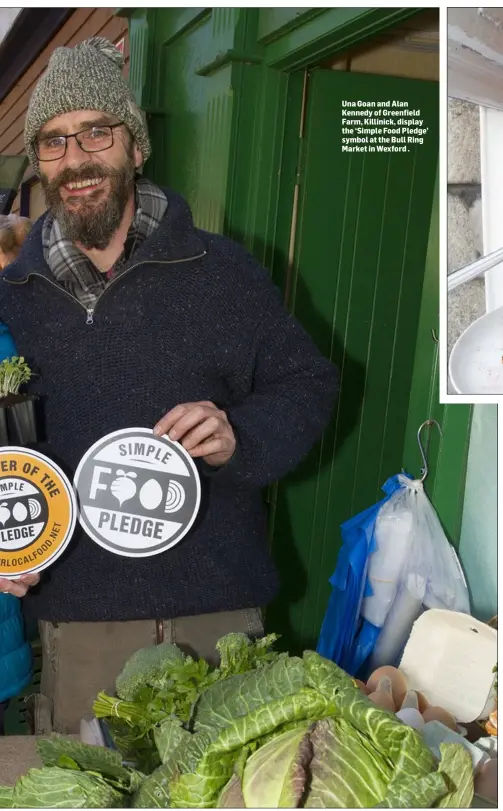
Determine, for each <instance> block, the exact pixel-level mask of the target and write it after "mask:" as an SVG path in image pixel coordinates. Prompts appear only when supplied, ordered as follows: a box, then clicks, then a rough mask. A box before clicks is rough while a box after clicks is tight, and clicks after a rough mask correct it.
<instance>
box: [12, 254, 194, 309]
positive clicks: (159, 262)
mask: <svg viewBox="0 0 503 811" xmlns="http://www.w3.org/2000/svg"><path fill="white" fill-rule="evenodd" d="M203 256H206V251H203V252H202V253H199V254H197V256H187V257H186V258H185V259H159V260H157V261H152V260H149V259H144V260H143V261H141V262H137V263H136V264H135V265H131V267H130V268H128V269H127V270H125V271H124V273H121V274H120V275H119V276H117V278H116V279H112V281H111V282H109V284H108V285H107V286H106V287H105V289H104V290H103V293H101V294H100V295H99V296H98V298H97V299H96V301H95V303H94V307H86V305H85V304H82V302H80V301H79V300H78V298H75V296H72V294H71V293H69V292H68V291H67V290H65V288H64V287H62V286H61V285H60V284H57V283H56V282H53V281H51V280H50V279H48V278H47V276H44V275H43V274H42V273H29V274H28V276H27V277H26V279H25V280H24V281H23V282H14V281H13V280H12V279H5V278H4V281H6V282H7V283H8V284H28V282H29V280H30V279H31V278H32V277H36V276H38V277H39V278H40V279H43V280H44V281H45V282H47V284H50V285H52V286H53V287H55V288H56V290H59V291H60V292H61V293H64V295H65V296H68V298H70V299H71V300H72V301H73V302H75V304H78V305H79V307H82V308H83V309H84V310H85V312H86V315H87V318H86V324H94V313H95V310H96V307H97V306H98V304H99V302H100V301H101V299H102V298H103V296H104V295H105V293H106V292H107V291H108V290H109V289H110V288H111V287H112V286H113V285H114V284H117V282H119V281H120V280H121V279H123V278H124V277H125V276H127V275H128V273H130V272H131V271H132V270H135V268H139V267H140V265H178V264H181V263H182V262H194V261H195V260H196V259H202V258H203Z"/></svg>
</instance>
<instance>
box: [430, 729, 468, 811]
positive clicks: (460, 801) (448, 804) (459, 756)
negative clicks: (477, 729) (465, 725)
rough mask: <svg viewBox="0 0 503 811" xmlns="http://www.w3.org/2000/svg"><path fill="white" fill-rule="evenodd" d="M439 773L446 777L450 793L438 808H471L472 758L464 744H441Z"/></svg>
mask: <svg viewBox="0 0 503 811" xmlns="http://www.w3.org/2000/svg"><path fill="white" fill-rule="evenodd" d="M440 756H441V757H440V763H439V766H438V773H439V774H441V775H442V776H443V777H444V778H445V783H446V786H447V790H448V794H447V795H446V796H445V797H443V798H442V800H441V801H440V802H439V803H438V806H437V807H438V808H470V806H471V804H472V800H473V793H474V786H473V782H474V781H473V766H472V759H471V756H470V755H469V753H468V752H467V751H466V749H465V748H464V746H458V745H457V744H453V743H441V744H440Z"/></svg>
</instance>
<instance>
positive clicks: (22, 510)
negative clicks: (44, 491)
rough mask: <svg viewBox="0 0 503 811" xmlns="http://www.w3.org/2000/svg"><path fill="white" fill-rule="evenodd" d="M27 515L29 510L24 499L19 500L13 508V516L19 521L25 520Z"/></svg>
mask: <svg viewBox="0 0 503 811" xmlns="http://www.w3.org/2000/svg"><path fill="white" fill-rule="evenodd" d="M27 515H28V510H27V509H26V507H25V506H24V504H23V502H22V501H18V502H17V503H16V504H14V507H13V509H12V516H13V518H15V519H16V521H19V522H21V521H25V520H26V517H27Z"/></svg>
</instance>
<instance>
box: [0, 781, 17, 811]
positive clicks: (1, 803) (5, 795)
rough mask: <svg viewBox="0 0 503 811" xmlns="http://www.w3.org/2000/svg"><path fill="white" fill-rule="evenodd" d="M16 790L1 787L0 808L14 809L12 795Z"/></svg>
mask: <svg viewBox="0 0 503 811" xmlns="http://www.w3.org/2000/svg"><path fill="white" fill-rule="evenodd" d="M13 793H14V788H11V787H10V786H0V808H12V795H13Z"/></svg>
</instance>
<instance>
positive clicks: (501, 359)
mask: <svg viewBox="0 0 503 811" xmlns="http://www.w3.org/2000/svg"><path fill="white" fill-rule="evenodd" d="M449 375H450V378H451V381H452V385H453V386H454V388H455V390H456V392H457V394H503V307H499V308H498V309H497V310H493V311H492V312H490V313H487V314H486V315H483V316H482V318H479V319H478V320H477V321H475V322H474V323H473V324H471V326H469V327H468V329H467V330H465V332H464V333H463V334H462V335H461V337H460V338H459V339H458V341H457V342H456V344H455V346H454V349H453V350H452V352H451V357H450V359H449Z"/></svg>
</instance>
